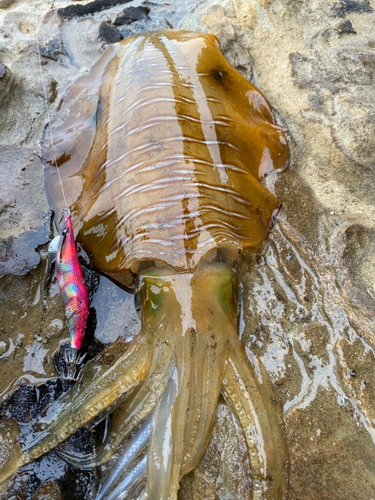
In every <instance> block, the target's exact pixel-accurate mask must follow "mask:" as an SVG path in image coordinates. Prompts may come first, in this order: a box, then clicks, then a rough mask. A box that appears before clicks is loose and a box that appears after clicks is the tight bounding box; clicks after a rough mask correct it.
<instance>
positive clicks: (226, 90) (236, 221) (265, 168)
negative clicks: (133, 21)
mask: <svg viewBox="0 0 375 500" xmlns="http://www.w3.org/2000/svg"><path fill="white" fill-rule="evenodd" d="M218 46H219V44H218V41H217V39H216V38H215V37H214V36H213V35H204V34H198V33H190V32H186V31H174V30H160V31H155V32H151V33H146V34H142V35H138V36H135V37H131V38H129V39H127V40H124V41H123V42H121V43H119V44H116V45H113V46H110V47H109V48H108V49H106V51H105V52H104V53H103V55H102V56H101V58H100V59H99V61H98V62H97V63H96V65H95V66H94V68H93V69H92V71H91V73H90V74H89V75H87V76H84V77H82V78H80V79H79V80H77V82H76V83H74V84H73V85H72V86H71V87H70V88H69V89H68V91H67V94H66V96H65V97H64V99H63V102H62V105H61V111H60V112H59V116H58V119H57V120H56V121H55V122H53V123H52V124H51V125H50V127H51V128H52V134H51V133H50V130H49V128H48V129H47V130H46V132H45V135H44V143H43V146H44V151H43V158H44V162H45V165H46V183H47V193H48V196H49V200H50V203H51V206H52V207H53V208H54V210H55V212H56V213H57V214H60V213H61V209H62V204H63V199H62V195H61V187H60V185H59V182H58V177H57V173H56V167H55V164H57V165H58V169H59V171H60V176H61V178H62V179H63V184H64V186H65V188H67V187H69V189H66V191H68V204H69V206H71V208H72V211H73V217H72V220H73V222H74V224H75V228H76V230H77V240H78V241H79V242H80V243H81V245H82V246H83V247H84V249H85V251H86V253H87V254H88V256H89V258H90V261H91V265H92V266H93V267H95V268H97V269H99V270H101V271H102V272H104V273H107V274H109V275H110V276H112V277H113V278H115V279H117V280H118V281H122V282H125V283H126V280H127V279H129V280H130V277H128V278H127V275H126V273H127V271H129V270H130V269H132V268H136V266H137V263H139V262H140V261H145V260H158V261H162V262H164V263H165V264H168V265H170V266H171V267H173V268H174V269H176V270H177V271H179V272H187V271H188V272H193V271H194V269H196V267H197V266H198V264H199V262H200V260H201V258H202V257H204V256H205V255H206V254H207V253H208V252H210V251H211V250H213V249H216V248H233V249H235V250H237V251H238V250H245V249H255V248H258V247H259V245H260V244H261V243H262V241H263V240H264V238H265V237H266V236H267V234H268V232H269V229H270V226H271V223H272V218H273V216H274V215H275V213H276V212H277V210H278V208H279V202H278V200H277V199H276V198H275V196H274V195H273V194H272V193H270V192H269V191H268V190H267V189H266V188H265V187H264V186H263V185H262V184H261V183H260V180H261V179H262V178H263V177H264V176H266V175H267V174H269V173H271V172H272V171H280V170H283V169H284V168H285V167H286V165H287V164H288V159H289V148H288V145H287V142H286V138H285V135H284V131H283V129H282V128H281V127H279V126H278V125H277V124H276V122H275V119H274V117H273V114H272V110H271V107H270V105H269V104H268V102H267V101H266V99H265V98H264V96H263V95H262V94H261V92H259V90H257V89H256V88H255V87H254V86H253V85H252V84H251V83H250V82H248V81H247V80H246V78H244V77H243V76H242V75H241V74H240V73H239V72H238V71H236V70H235V69H234V68H233V67H232V66H231V65H230V64H229V62H228V61H227V60H226V59H225V57H224V56H223V54H222V53H221V51H220V49H219V47H218ZM51 137H52V138H53V141H54V142H53V143H51Z"/></svg>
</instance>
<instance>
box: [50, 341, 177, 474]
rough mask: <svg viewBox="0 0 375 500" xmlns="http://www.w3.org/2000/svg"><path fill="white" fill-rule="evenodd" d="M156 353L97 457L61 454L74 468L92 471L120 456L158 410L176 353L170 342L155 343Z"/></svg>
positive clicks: (121, 407) (117, 415)
mask: <svg viewBox="0 0 375 500" xmlns="http://www.w3.org/2000/svg"><path fill="white" fill-rule="evenodd" d="M155 344H157V345H154V346H153V349H152V350H153V352H154V353H155V354H154V356H153V358H152V361H151V366H150V368H149V372H148V375H147V377H146V378H145V380H144V381H143V382H142V384H141V385H140V386H139V387H138V388H137V389H136V390H135V391H134V392H133V393H132V394H131V395H130V396H129V398H128V399H127V400H126V401H124V402H123V403H122V404H121V406H120V407H119V408H118V409H117V411H116V413H115V414H114V418H113V420H112V424H111V433H110V435H109V436H108V438H107V439H106V441H105V442H104V443H103V444H102V445H100V446H98V447H97V450H96V451H95V452H94V453H90V454H87V455H74V454H72V453H66V452H60V455H61V456H63V458H64V459H65V460H66V461H67V462H69V463H70V464H71V465H73V466H75V467H78V468H80V469H92V468H94V467H98V466H99V465H102V464H104V463H106V462H107V461H108V460H110V458H111V457H112V456H113V455H114V454H115V453H116V450H117V449H118V447H119V446H120V445H121V443H122V442H123V441H124V440H125V439H126V438H127V436H128V435H129V434H130V432H132V431H133V430H134V429H135V428H136V427H137V426H138V425H139V424H140V422H141V421H142V420H143V419H144V418H145V417H147V415H148V414H149V413H150V412H151V411H152V410H153V409H154V407H155V405H156V403H157V401H158V399H159V397H160V395H161V394H162V393H163V392H164V390H165V387H166V386H167V383H168V380H169V378H170V376H171V374H172V370H173V368H174V365H175V359H174V355H173V349H172V347H171V345H170V343H169V342H167V341H166V340H161V341H160V342H155Z"/></svg>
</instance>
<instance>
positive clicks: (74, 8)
mask: <svg viewBox="0 0 375 500" xmlns="http://www.w3.org/2000/svg"><path fill="white" fill-rule="evenodd" d="M130 1H131V0H94V1H93V2H89V3H86V4H83V5H82V4H79V3H76V4H74V5H68V6H67V7H63V8H61V9H57V15H58V16H59V18H60V19H62V20H64V21H69V20H70V19H72V18H73V17H82V16H87V15H88V14H94V13H95V12H101V11H103V10H106V9H110V8H111V7H115V6H116V5H121V4H124V3H128V2H130Z"/></svg>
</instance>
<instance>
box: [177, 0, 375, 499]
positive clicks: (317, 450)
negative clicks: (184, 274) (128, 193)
mask: <svg viewBox="0 0 375 500" xmlns="http://www.w3.org/2000/svg"><path fill="white" fill-rule="evenodd" d="M374 7H375V5H374V2H371V1H354V0H353V1H349V0H342V1H339V2H337V1H336V2H334V1H327V0H313V1H300V2H294V1H281V0H280V1H279V0H274V1H272V0H270V1H265V0H259V1H256V0H247V1H241V0H237V1H234V0H233V1H232V0H224V1H220V2H218V1H215V0H208V1H206V2H204V3H202V4H200V5H199V6H198V7H196V9H195V11H193V13H192V14H191V15H190V16H189V17H188V19H187V20H186V21H185V22H184V23H183V25H182V27H183V28H184V29H195V30H198V31H209V32H211V33H213V34H215V35H216V36H217V37H218V38H219V40H220V41H221V44H222V47H223V50H224V52H225V53H226V55H227V57H228V58H229V60H231V62H232V63H233V64H234V65H235V66H237V67H238V69H239V70H240V71H242V72H243V73H244V74H245V75H246V76H249V75H250V77H251V79H252V81H253V82H254V83H255V85H257V87H259V88H260V89H261V90H262V91H263V92H264V94H265V95H266V96H267V98H268V99H269V101H270V103H271V105H272V106H273V108H274V109H275V112H276V115H277V117H278V119H279V123H280V124H282V125H283V126H285V127H287V128H288V130H289V138H290V145H291V151H292V156H291V165H290V167H289V169H288V170H287V171H286V172H285V173H283V174H282V175H279V176H275V177H269V178H268V180H267V182H266V184H267V186H268V187H269V188H270V189H272V190H273V191H274V192H275V194H276V195H277V196H278V198H279V199H280V200H281V202H282V203H283V208H282V210H281V212H280V215H279V217H278V221H277V223H276V226H275V227H274V230H273V232H272V233H271V235H270V237H269V239H268V241H266V243H265V245H264V246H263V248H262V249H261V251H260V252H259V253H258V254H253V255H250V254H244V255H243V256H242V257H241V259H240V261H239V264H238V269H239V274H240V276H241V277H242V279H241V281H242V283H243V292H244V293H243V324H242V328H241V331H242V339H243V341H244V342H245V344H246V345H248V346H249V347H250V349H252V350H253V352H254V353H255V354H257V355H258V356H260V357H261V359H262V360H263V362H264V364H265V366H266V368H267V369H268V371H269V372H270V374H271V376H272V377H273V380H274V382H275V384H276V385H277V388H278V392H279V397H280V399H281V401H282V404H283V405H284V413H285V424H286V429H287V437H288V443H289V452H290V459H291V474H290V498H291V499H293V500H297V499H299V500H307V499H316V498H322V499H325V500H326V499H329V500H330V499H332V500H333V499H335V500H336V499H337V500H338V499H342V500H343V499H347V500H349V499H354V498H355V499H358V500H362V499H363V500H365V499H370V498H374V491H375V448H374V442H375V428H374V427H375V426H374V424H375V392H374V387H375V377H374V370H373V367H374V361H375V356H374V342H375V325H374V312H375V311H374V297H375V286H374V283H375V257H374V255H375V253H374V250H375V248H374V246H375V238H374V236H375V224H374V221H375V217H374V215H375V196H374V192H375V175H374V167H375V134H374V127H375V100H374V95H375V12H374ZM247 53H248V54H250V55H251V59H250V58H249V59H247V61H246V56H242V57H243V59H241V60H239V56H238V54H241V55H242V54H247ZM244 60H245V62H243V61H244ZM198 469H199V468H198ZM212 473H214V472H213V471H212ZM196 474H198V471H197V472H196ZM189 498H190V497H189ZM192 498H193V497H192Z"/></svg>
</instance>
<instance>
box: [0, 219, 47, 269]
mask: <svg viewBox="0 0 375 500" xmlns="http://www.w3.org/2000/svg"><path fill="white" fill-rule="evenodd" d="M48 241H49V221H48V220H47V221H46V224H44V225H43V226H41V227H39V228H36V229H34V230H33V231H29V232H27V233H25V234H21V235H20V236H19V237H18V238H14V237H10V238H7V239H5V240H1V241H0V278H2V277H3V276H5V275H6V274H13V275H23V274H26V273H28V272H29V271H30V270H31V269H33V268H35V267H36V266H37V265H38V264H39V262H40V255H39V253H38V252H37V251H36V250H37V249H38V248H39V247H40V246H42V245H44V244H46V243H47V242H48Z"/></svg>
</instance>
